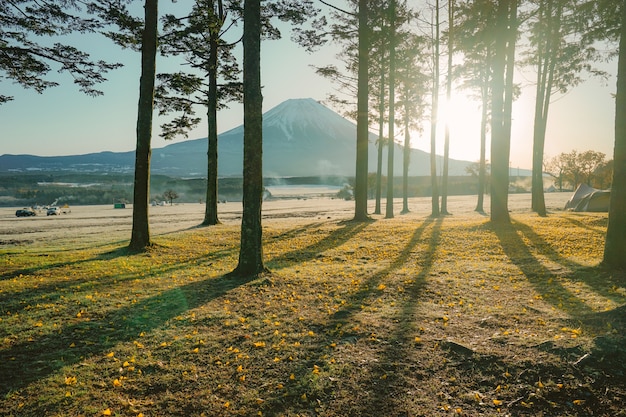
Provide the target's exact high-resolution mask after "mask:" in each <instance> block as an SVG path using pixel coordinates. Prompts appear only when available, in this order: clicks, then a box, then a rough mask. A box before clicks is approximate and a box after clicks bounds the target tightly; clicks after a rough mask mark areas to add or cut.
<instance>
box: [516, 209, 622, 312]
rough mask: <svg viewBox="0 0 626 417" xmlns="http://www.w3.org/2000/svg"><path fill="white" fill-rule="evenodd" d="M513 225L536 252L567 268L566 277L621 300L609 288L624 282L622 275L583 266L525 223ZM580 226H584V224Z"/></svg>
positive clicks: (615, 299)
mask: <svg viewBox="0 0 626 417" xmlns="http://www.w3.org/2000/svg"><path fill="white" fill-rule="evenodd" d="M578 223H579V222H574V224H576V225H578ZM581 224H582V223H581ZM513 227H515V229H517V230H518V231H519V232H521V233H522V234H523V235H524V236H525V237H526V238H527V239H528V240H529V241H530V242H531V244H532V245H533V246H534V247H535V248H537V249H538V252H539V253H541V255H543V256H546V257H547V258H548V259H549V260H550V261H552V262H555V263H557V264H559V265H562V266H565V267H567V268H569V269H570V270H571V273H569V274H568V275H567V278H568V279H570V280H574V281H579V282H584V283H585V284H586V285H588V286H589V287H590V288H593V290H594V291H595V292H596V293H598V294H600V295H602V296H603V297H606V298H608V299H610V300H612V301H614V302H617V303H620V302H623V297H622V296H621V295H619V294H617V293H615V291H612V290H611V289H612V286H613V284H615V285H617V284H621V285H623V284H624V278H623V276H620V275H619V274H612V273H611V271H608V270H605V269H603V268H601V267H598V266H583V265H581V264H579V263H577V262H574V261H572V260H571V259H568V258H566V257H565V256H563V255H562V254H560V253H559V252H558V251H557V250H556V249H555V248H554V247H553V246H552V245H551V244H550V243H548V242H547V241H546V240H545V239H543V238H542V237H541V236H540V235H539V234H537V232H535V230H533V228H532V227H530V226H528V225H527V224H524V223H522V222H520V221H514V222H513ZM580 227H584V225H583V226H580ZM592 230H593V229H592ZM614 275H616V276H614Z"/></svg>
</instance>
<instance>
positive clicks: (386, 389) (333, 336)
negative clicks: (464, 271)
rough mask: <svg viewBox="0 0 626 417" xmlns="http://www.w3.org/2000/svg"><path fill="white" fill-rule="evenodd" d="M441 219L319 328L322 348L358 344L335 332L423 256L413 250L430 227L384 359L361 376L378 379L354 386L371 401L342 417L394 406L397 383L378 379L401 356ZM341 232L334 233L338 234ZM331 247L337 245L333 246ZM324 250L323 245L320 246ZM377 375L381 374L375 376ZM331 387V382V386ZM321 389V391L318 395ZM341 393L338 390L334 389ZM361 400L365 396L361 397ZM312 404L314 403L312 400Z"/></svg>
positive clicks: (285, 407) (328, 390) (285, 404)
mask: <svg viewBox="0 0 626 417" xmlns="http://www.w3.org/2000/svg"><path fill="white" fill-rule="evenodd" d="M441 222H442V220H441V219H436V220H435V219H431V218H427V219H426V220H425V221H424V222H423V223H422V224H421V225H420V226H419V227H418V228H417V229H415V231H414V232H413V234H412V235H411V238H410V239H409V240H408V241H407V243H406V244H405V246H404V248H403V249H402V251H401V252H400V253H398V254H397V256H396V257H395V258H393V259H392V260H391V262H390V264H389V265H388V266H386V267H385V268H383V269H381V270H378V271H376V272H374V273H373V274H371V275H370V276H369V277H367V278H366V279H364V280H363V281H362V282H361V283H360V285H359V289H358V290H357V291H356V292H354V293H352V294H351V295H350V296H349V297H347V299H346V302H345V303H344V307H343V308H341V309H340V310H338V311H336V312H335V313H334V314H333V315H332V316H331V317H330V320H329V321H328V322H327V323H325V324H324V325H323V327H322V328H320V329H319V331H320V334H324V335H325V336H324V337H325V338H326V339H327V340H324V341H320V344H321V345H328V344H330V343H331V342H333V341H335V342H337V341H338V343H340V344H352V343H358V340H359V338H360V336H359V335H356V334H352V333H351V332H350V331H343V330H338V329H344V328H349V327H350V326H348V324H349V322H350V320H351V319H352V318H353V316H354V315H355V314H357V313H359V312H360V311H361V306H362V305H364V304H366V303H367V300H368V299H373V298H376V297H377V296H379V295H380V294H381V293H380V290H379V289H378V286H379V284H381V283H382V281H383V279H384V278H385V277H386V276H388V275H389V274H392V273H394V271H397V270H398V269H401V268H402V267H403V266H405V265H406V264H407V263H408V262H410V261H411V260H413V257H415V256H421V255H422V254H421V253H419V254H416V253H415V248H416V247H417V245H418V244H419V243H420V242H421V241H422V239H423V235H424V233H425V232H426V231H427V230H428V229H429V228H430V227H431V226H433V224H434V226H433V227H432V229H433V230H432V233H431V237H430V240H429V247H428V250H427V251H426V253H425V254H424V259H423V265H421V268H420V272H419V274H418V275H416V276H415V278H414V279H412V283H411V284H410V285H409V286H408V287H406V289H405V291H407V292H408V293H409V298H408V300H407V302H406V305H405V306H404V308H403V309H402V312H401V314H400V317H399V321H398V324H397V326H398V327H397V331H396V332H395V333H394V336H393V337H392V340H388V341H386V342H387V343H388V346H389V350H388V351H386V353H385V354H384V355H383V360H381V361H378V362H377V363H371V364H368V365H366V367H367V369H364V373H368V372H373V373H376V375H377V377H376V378H375V379H370V380H366V381H359V380H357V383H358V384H360V386H359V390H362V389H364V390H367V391H369V393H370V394H371V396H370V397H369V398H370V401H367V402H364V403H361V404H355V405H354V408H352V409H350V410H343V411H342V413H343V414H342V415H346V416H348V415H358V416H361V415H372V413H380V412H382V411H387V412H389V411H390V410H393V409H394V407H395V404H394V399H393V397H395V395H396V394H397V392H396V391H399V390H400V389H401V387H400V386H399V385H401V384H396V382H393V383H392V382H391V380H389V381H387V380H383V379H380V378H379V377H380V375H382V374H383V373H384V370H385V368H386V367H387V366H388V365H387V364H388V363H395V361H397V360H398V358H399V357H397V356H395V355H397V354H401V351H400V350H397V349H396V346H395V345H398V344H401V343H403V341H404V340H405V339H406V337H408V336H407V335H406V332H405V330H406V329H407V328H409V327H410V322H412V321H413V316H412V311H413V307H414V304H415V301H416V300H417V299H418V298H419V294H420V289H421V288H422V287H423V284H424V282H425V278H426V276H427V275H428V273H429V271H430V270H431V267H432V264H433V262H434V256H433V255H434V253H435V250H436V247H437V244H438V236H439V229H440V226H441ZM348 225H350V226H351V227H350V229H348V234H349V235H350V237H353V236H354V235H355V234H356V232H355V231H356V229H358V230H362V229H363V228H364V226H363V225H361V226H360V227H357V226H356V224H352V223H348ZM341 231H344V232H345V229H341ZM339 232H340V231H337V233H339ZM329 238H330V241H331V242H337V238H338V239H339V241H342V242H343V241H347V240H348V238H347V237H346V236H342V237H339V236H333V237H329ZM334 246H337V245H336V244H335V245H334ZM323 247H326V246H323ZM392 345H393V346H392ZM324 354H325V352H324V350H323V349H318V350H317V351H316V352H315V355H313V356H311V357H310V358H308V361H307V362H306V363H303V364H302V365H301V367H300V368H298V369H295V370H294V374H296V375H301V374H306V373H307V368H306V366H309V365H311V364H312V363H319V362H323V359H322V357H323V356H324ZM378 373H380V375H378ZM335 381H336V382H334V384H338V383H340V382H339V381H342V379H341V378H339V379H336V380H335ZM331 384H333V383H331ZM322 385H324V386H323V387H321V388H318V389H317V392H318V393H319V394H320V396H326V395H328V396H332V391H333V390H334V389H335V388H333V387H329V386H326V385H327V384H326V383H323V384H322ZM301 388H302V391H304V392H309V393H311V392H312V391H313V392H314V391H316V389H314V388H311V387H309V386H307V385H306V383H305V385H303V386H302V387H301ZM320 389H321V390H322V391H324V392H323V394H322V393H320V392H319V391H320ZM337 389H339V390H341V388H337ZM293 394H294V397H293V398H291V399H290V398H287V399H285V398H279V399H276V400H272V404H268V408H269V409H271V410H272V413H273V414H275V415H277V414H281V413H283V412H287V411H289V408H290V407H291V405H290V400H293V402H295V403H297V402H299V401H300V399H299V398H298V397H297V396H295V395H296V393H293ZM360 397H364V396H360ZM318 400H319V401H321V402H324V398H321V397H320V398H318ZM311 401H315V400H314V399H311ZM383 415H392V414H389V413H387V414H384V413H383Z"/></svg>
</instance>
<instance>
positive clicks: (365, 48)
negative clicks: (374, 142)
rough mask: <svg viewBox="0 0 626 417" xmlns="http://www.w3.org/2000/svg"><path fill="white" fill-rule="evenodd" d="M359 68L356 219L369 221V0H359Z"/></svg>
mask: <svg viewBox="0 0 626 417" xmlns="http://www.w3.org/2000/svg"><path fill="white" fill-rule="evenodd" d="M358 31H359V47H358V48H359V69H358V81H357V89H358V92H357V120H356V178H355V186H354V200H355V201H354V202H355V204H354V220H355V221H367V220H369V216H368V215H367V158H368V157H367V151H368V136H369V130H368V129H369V114H368V113H369V111H368V97H369V91H368V84H369V79H368V67H369V32H368V27H367V0H359V29H358Z"/></svg>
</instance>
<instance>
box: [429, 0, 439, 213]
mask: <svg viewBox="0 0 626 417" xmlns="http://www.w3.org/2000/svg"><path fill="white" fill-rule="evenodd" d="M434 38H435V39H434V41H435V45H434V46H435V48H434V49H435V50H434V52H433V63H434V70H433V72H434V73H433V93H432V94H433V95H432V110H431V115H430V186H431V196H432V198H431V202H432V211H431V216H432V217H439V214H440V211H439V186H438V184H437V153H436V151H437V122H438V120H437V119H438V112H439V0H437V1H436V2H435V37H434Z"/></svg>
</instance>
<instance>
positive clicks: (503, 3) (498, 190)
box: [491, 0, 516, 223]
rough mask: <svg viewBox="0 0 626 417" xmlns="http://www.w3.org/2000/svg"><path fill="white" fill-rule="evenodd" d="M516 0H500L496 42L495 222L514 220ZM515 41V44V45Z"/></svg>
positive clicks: (492, 164) (493, 117)
mask: <svg viewBox="0 0 626 417" xmlns="http://www.w3.org/2000/svg"><path fill="white" fill-rule="evenodd" d="M515 2H516V0H499V2H498V11H497V14H498V16H497V21H496V44H495V56H494V64H493V80H492V92H491V93H492V100H491V103H492V115H491V126H492V128H491V136H492V137H491V221H492V222H497V223H499V222H506V223H508V222H510V220H511V219H510V216H509V210H508V196H509V156H510V147H511V130H510V129H511V110H510V103H511V102H512V89H513V86H512V84H509V80H510V77H511V74H512V70H513V68H512V65H513V62H512V60H511V50H512V51H513V53H514V51H515V49H514V43H515V37H514V36H512V32H513V30H512V28H511V26H512V24H513V18H512V16H513V9H514V3H515ZM511 43H512V45H511Z"/></svg>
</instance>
